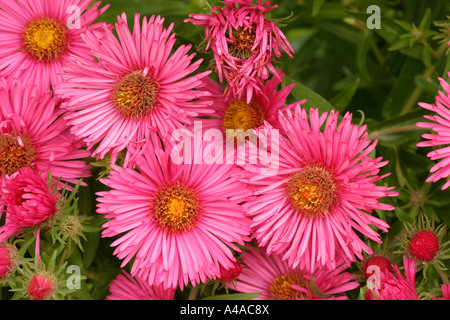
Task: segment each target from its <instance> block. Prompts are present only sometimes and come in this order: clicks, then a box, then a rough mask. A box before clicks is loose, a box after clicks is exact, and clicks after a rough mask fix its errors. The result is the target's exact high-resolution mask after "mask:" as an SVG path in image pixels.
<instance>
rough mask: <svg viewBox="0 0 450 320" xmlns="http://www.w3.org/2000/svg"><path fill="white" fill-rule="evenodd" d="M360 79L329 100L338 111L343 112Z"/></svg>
mask: <svg viewBox="0 0 450 320" xmlns="http://www.w3.org/2000/svg"><path fill="white" fill-rule="evenodd" d="M359 83H360V79H359V78H357V79H356V80H355V81H353V82H352V83H350V84H349V85H348V86H347V87H346V88H345V89H344V90H343V91H341V92H340V93H339V94H338V95H336V96H335V97H334V98H332V99H331V100H330V103H331V104H332V105H333V106H334V107H335V108H336V109H337V110H339V111H343V110H345V108H347V106H348V104H349V103H350V101H351V100H352V98H353V96H354V95H355V93H356V90H358V87H359Z"/></svg>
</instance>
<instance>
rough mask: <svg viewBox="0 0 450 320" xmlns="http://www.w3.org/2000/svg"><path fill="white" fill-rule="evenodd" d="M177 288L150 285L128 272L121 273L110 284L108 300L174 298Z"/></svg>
mask: <svg viewBox="0 0 450 320" xmlns="http://www.w3.org/2000/svg"><path fill="white" fill-rule="evenodd" d="M175 291H176V289H175V288H168V289H164V288H163V286H161V285H160V286H150V285H149V284H148V283H147V281H143V280H141V279H139V278H133V277H132V276H131V275H130V274H129V273H128V272H125V271H124V272H123V274H119V275H118V276H117V277H116V278H115V279H114V280H113V281H112V282H111V284H110V285H109V292H110V294H109V295H108V296H107V297H106V300H173V299H174V296H175Z"/></svg>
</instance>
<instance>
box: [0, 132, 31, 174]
mask: <svg viewBox="0 0 450 320" xmlns="http://www.w3.org/2000/svg"><path fill="white" fill-rule="evenodd" d="M34 159H35V157H34V150H33V148H32V144H31V141H30V139H28V138H27V137H21V138H20V137H18V136H17V134H16V133H12V134H8V135H0V176H2V177H3V176H5V175H12V174H13V173H14V172H16V171H18V170H19V169H21V168H23V167H28V168H29V167H31V166H32V164H33V161H34Z"/></svg>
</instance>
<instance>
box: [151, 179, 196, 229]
mask: <svg viewBox="0 0 450 320" xmlns="http://www.w3.org/2000/svg"><path fill="white" fill-rule="evenodd" d="M199 209H200V207H199V203H198V199H197V197H196V196H195V194H194V193H193V191H192V190H190V189H189V188H187V187H185V186H183V185H181V184H179V183H176V184H174V185H172V186H170V187H164V188H162V189H161V190H160V192H159V193H158V195H157V196H156V201H155V203H154V212H155V214H154V217H153V219H154V221H155V222H156V223H157V224H158V225H160V226H161V227H162V228H164V229H165V230H166V231H167V232H175V233H177V232H182V231H188V230H190V229H191V228H192V227H193V226H194V224H195V223H196V221H197V220H198V218H199Z"/></svg>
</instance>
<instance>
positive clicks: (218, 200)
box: [97, 135, 250, 288]
mask: <svg viewBox="0 0 450 320" xmlns="http://www.w3.org/2000/svg"><path fill="white" fill-rule="evenodd" d="M203 149H204V147H202V146H198V147H195V148H194V149H193V152H191V157H192V158H191V159H190V161H186V162H185V163H181V164H176V163H175V162H174V161H172V158H171V157H172V152H171V147H170V145H169V143H167V144H165V145H164V151H163V150H162V146H161V145H160V140H159V137H157V136H156V135H153V136H152V140H149V141H148V144H147V145H146V146H145V148H144V152H143V153H142V155H141V156H140V157H139V158H137V159H136V162H135V164H136V168H137V169H139V172H137V171H136V170H133V169H131V168H130V167H124V168H122V167H119V166H117V165H111V168H112V169H113V171H111V173H110V176H109V177H108V178H107V179H101V180H100V181H102V182H103V183H104V184H105V185H106V186H108V187H109V188H111V190H110V191H105V192H99V193H97V194H98V196H99V197H98V198H97V200H98V202H99V204H98V209H97V212H98V213H101V214H105V218H107V219H109V221H108V222H106V223H105V224H104V226H103V227H104V230H103V233H102V236H103V237H117V236H119V235H120V237H119V238H118V239H117V240H115V241H114V242H113V243H112V246H114V247H117V248H116V249H115V250H114V254H115V255H117V257H118V258H119V259H124V260H123V263H122V267H123V266H125V265H126V264H127V263H128V262H129V261H130V260H131V259H133V263H132V267H131V271H130V273H131V275H132V276H135V277H139V278H141V279H143V280H146V281H148V283H149V285H160V284H163V285H164V288H170V287H172V288H174V287H177V286H180V287H181V288H183V287H184V285H186V284H187V283H188V282H189V281H190V282H191V284H192V285H196V284H198V283H200V282H202V283H204V282H205V281H207V280H208V278H209V279H215V278H216V277H218V276H219V275H220V265H221V266H222V267H224V268H225V269H229V268H231V267H233V262H234V261H236V259H235V257H234V256H233V251H236V252H240V249H239V247H238V246H237V245H244V243H245V242H246V241H249V235H250V227H249V225H250V221H249V219H248V218H247V217H245V214H244V211H243V209H242V207H241V206H240V205H239V204H238V200H234V198H236V197H238V196H240V195H241V194H243V193H247V191H246V185H245V184H244V183H242V182H240V181H239V180H238V179H239V177H240V176H239V174H240V173H241V170H240V169H239V168H237V167H236V166H234V165H219V164H211V165H208V164H195V163H194V161H192V159H193V158H196V157H198V156H199V157H201V156H202V152H203ZM189 163H190V164H189ZM193 163H194V164H193Z"/></svg>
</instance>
